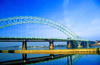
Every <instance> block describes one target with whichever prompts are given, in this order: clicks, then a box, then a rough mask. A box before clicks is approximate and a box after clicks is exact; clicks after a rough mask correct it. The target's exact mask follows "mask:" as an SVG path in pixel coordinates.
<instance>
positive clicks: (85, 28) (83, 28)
mask: <svg viewBox="0 0 100 65" xmlns="http://www.w3.org/2000/svg"><path fill="white" fill-rule="evenodd" d="M14 16H37V17H43V18H47V19H51V20H54V21H57V22H59V23H61V24H63V25H65V26H67V27H68V28H69V29H71V30H72V31H74V32H75V33H76V34H77V35H79V36H81V37H83V38H86V39H89V40H100V0H0V19H1V18H7V17H14ZM24 28H26V29H27V28H28V29H29V30H23V31H21V30H22V29H24ZM44 28H45V29H44ZM15 29H17V33H18V34H19V35H20V36H21V34H20V33H21V32H22V33H24V34H23V35H22V36H24V35H26V34H28V36H29V37H30V35H33V33H34V34H35V35H37V32H39V33H38V35H37V36H40V37H42V36H44V37H46V36H48V37H55V38H56V37H57V38H66V35H64V34H63V33H62V32H59V31H58V30H56V29H54V28H52V27H49V26H46V25H39V24H21V25H15V26H11V27H6V28H3V29H0V30H1V31H2V32H0V34H2V36H4V35H5V36H10V35H12V36H13V35H14V34H16V33H12V34H11V33H10V32H11V31H12V32H16V30H15ZM18 29H19V30H18ZM5 30H6V31H7V30H8V31H7V32H6V31H5ZM37 30H39V31H37ZM41 30H42V31H41ZM43 30H44V31H43ZM18 31H20V32H18ZM27 31H29V32H27ZM33 31H35V32H33ZM25 32H27V33H25ZM41 32H42V33H43V34H41ZM45 32H48V33H49V32H52V33H49V34H47V33H45ZM18 34H17V35H18ZM59 34H60V35H59ZM54 35H55V36H54ZM33 36H34V35H33Z"/></svg>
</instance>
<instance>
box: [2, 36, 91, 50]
mask: <svg viewBox="0 0 100 65" xmlns="http://www.w3.org/2000/svg"><path fill="white" fill-rule="evenodd" d="M77 41H78V42H77ZM0 42H23V45H22V47H23V50H27V42H49V49H54V46H53V42H67V43H68V44H67V47H69V48H71V47H72V46H75V45H76V44H78V46H81V43H80V42H89V40H83V39H57V38H15V37H6V38H0ZM75 42H77V43H75ZM73 44H74V45H73ZM84 44H87V43H84ZM76 46H77V45H76Z"/></svg>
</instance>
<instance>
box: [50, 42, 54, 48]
mask: <svg viewBox="0 0 100 65" xmlns="http://www.w3.org/2000/svg"><path fill="white" fill-rule="evenodd" d="M49 49H54V46H53V41H50V42H49Z"/></svg>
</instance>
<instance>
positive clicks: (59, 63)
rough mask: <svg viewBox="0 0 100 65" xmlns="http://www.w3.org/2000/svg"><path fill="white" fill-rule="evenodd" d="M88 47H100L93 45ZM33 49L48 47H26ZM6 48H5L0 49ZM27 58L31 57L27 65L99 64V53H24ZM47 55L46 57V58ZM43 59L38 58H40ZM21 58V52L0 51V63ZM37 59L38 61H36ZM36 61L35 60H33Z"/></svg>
mask: <svg viewBox="0 0 100 65" xmlns="http://www.w3.org/2000/svg"><path fill="white" fill-rule="evenodd" d="M90 48H100V46H94V47H90ZM34 49H48V48H28V50H34ZM55 49H67V48H66V47H58V48H55ZM0 50H6V49H0ZM9 50H21V48H13V49H9ZM26 55H27V58H33V59H35V60H32V62H31V63H28V65H100V55H56V54H54V55H50V54H26ZM47 57H48V58H47ZM41 58H42V59H45V60H42V61H41V60H40V59H41ZM19 59H23V54H18V53H0V63H1V62H5V61H12V60H19ZM37 59H38V62H37V61H36V60H37ZM34 61H36V62H34Z"/></svg>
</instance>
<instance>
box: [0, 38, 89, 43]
mask: <svg viewBox="0 0 100 65" xmlns="http://www.w3.org/2000/svg"><path fill="white" fill-rule="evenodd" d="M51 40H52V41H54V42H65V41H88V40H80V39H58V38H9V37H8V38H0V42H21V41H27V42H48V41H51Z"/></svg>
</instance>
